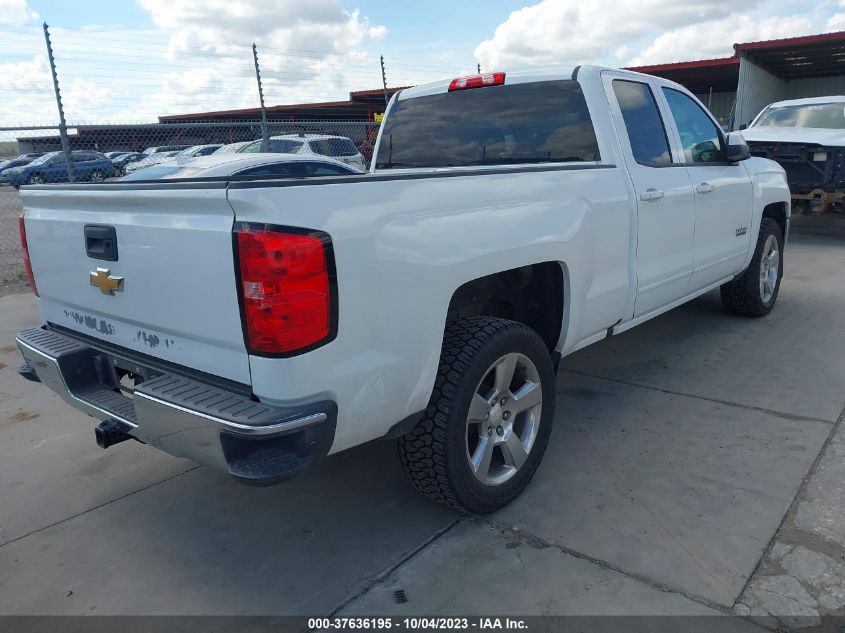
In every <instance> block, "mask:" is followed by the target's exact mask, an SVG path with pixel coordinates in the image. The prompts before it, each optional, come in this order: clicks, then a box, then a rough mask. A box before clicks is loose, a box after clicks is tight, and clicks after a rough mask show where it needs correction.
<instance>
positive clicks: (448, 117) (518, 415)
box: [18, 66, 790, 513]
mask: <svg viewBox="0 0 845 633" xmlns="http://www.w3.org/2000/svg"><path fill="white" fill-rule="evenodd" d="M21 197H22V200H23V204H24V209H25V211H24V214H23V216H22V219H21V236H22V240H23V245H24V256H25V259H26V263H27V268H28V271H29V274H30V281H31V284H32V288H33V290H34V291H35V293H36V295H37V296H38V297H39V299H38V303H39V307H40V314H41V320H42V324H41V327H39V328H35V329H31V330H27V331H24V332H21V333H20V334H19V335H18V345H19V347H20V350H21V352H22V354H23V357H24V360H25V364H24V365H23V366H22V368H21V370H20V371H21V374H22V375H23V376H24V377H26V378H29V379H31V380H38V381H41V382H42V383H44V384H45V385H46V386H48V387H49V388H51V389H53V390H54V391H56V392H57V393H59V394H60V395H61V396H62V397H63V398H64V399H65V400H66V401H67V402H68V403H70V404H71V405H72V406H75V407H76V408H78V409H81V410H83V411H85V412H86V413H89V414H90V415H92V416H94V417H95V418H98V419H100V420H103V422H102V423H101V424H100V426H99V427H97V429H96V435H97V441H98V443H99V444H100V445H101V446H103V447H107V446H110V445H111V444H113V443H116V442H120V441H123V440H125V439H130V438H134V439H137V440H140V441H142V442H146V443H148V444H151V445H153V446H156V447H158V448H160V449H162V450H165V451H167V452H169V453H172V454H174V455H180V456H184V457H188V458H191V459H193V460H196V461H198V462H201V463H203V464H207V465H209V466H212V467H216V468H220V469H222V470H224V471H227V472H229V473H231V474H232V475H233V476H234V477H236V478H238V479H240V480H243V481H246V482H253V483H272V482H276V481H280V480H283V479H285V478H288V477H291V476H293V475H295V474H297V473H299V472H301V471H302V470H304V469H306V468H308V467H309V466H310V465H311V464H313V463H314V462H315V461H316V460H318V459H320V458H322V457H323V456H325V455H327V454H330V453H336V452H338V451H342V450H345V449H347V448H350V447H352V446H356V445H359V444H362V443H364V442H368V441H370V440H374V439H377V438H397V439H398V446H399V455H400V457H401V460H402V463H403V465H404V467H405V469H406V471H407V472H408V474H409V476H410V478H411V480H412V481H413V482H414V484H415V485H416V486H417V488H418V489H419V490H420V491H422V492H423V493H424V494H426V495H428V496H430V497H432V498H434V499H437V500H438V501H441V502H443V503H445V504H447V505H449V506H452V507H455V508H460V509H463V510H466V511H469V512H475V513H486V512H491V511H494V510H496V509H498V508H500V507H502V506H503V505H505V504H507V503H508V502H509V501H510V500H512V499H513V498H514V497H516V496H517V495H518V494H519V493H520V492H521V491H522V490H523V488H525V486H526V485H527V484H528V482H529V481H530V479H531V478H532V476H533V474H534V472H535V470H536V468H537V466H538V464H539V463H540V460H541V459H542V456H543V453H544V451H545V449H546V445H547V443H548V441H549V434H550V432H551V428H552V424H553V419H554V413H555V385H554V380H555V368H556V366H557V363H558V360H559V359H560V358H561V357H562V356H565V355H567V354H570V353H572V352H574V351H575V350H578V349H580V348H583V347H585V346H587V345H589V344H591V343H594V342H596V341H599V340H602V339H604V338H606V337H609V336H612V335H614V334H617V333H619V332H624V331H625V330H628V329H630V328H631V327H633V326H635V325H637V324H639V323H642V322H643V321H646V320H648V319H650V318H652V317H654V316H656V315H658V314H661V313H663V312H665V311H667V310H670V309H671V308H673V307H675V306H678V305H680V304H682V303H684V302H686V301H689V300H690V299H692V298H694V297H696V296H699V295H701V294H703V293H706V292H708V291H710V290H712V289H714V288H719V287H721V292H722V298H723V302H724V305H725V307H726V309H727V310H728V311H730V312H732V313H736V314H739V315H746V316H753V317H759V316H763V315H765V314H767V313H768V312H769V311H770V310H771V309H772V307H773V306H774V304H775V301H776V300H777V295H778V290H779V285H780V279H781V276H782V274H783V266H782V261H783V260H782V254H783V249H784V245H785V239H786V235H787V228H788V223H789V215H790V195H789V190H788V188H787V185H786V180H785V178H784V172H783V169H782V168H781V167H780V166H779V165H777V164H776V163H774V162H772V161H769V160H765V159H761V158H753V157H749V153H748V148H747V146H746V145H745V143H744V141H743V139H742V137H741V136H740V135H739V134H738V133H732V134H728V135H725V134H723V132H722V130H721V129H720V127H719V125H718V124H717V123H716V121H715V120H714V119H713V117H712V116H711V115H710V114H709V113H708V112H707V111H706V109H705V108H704V107H703V106H702V105H701V103H700V102H698V101H697V100H696V99H695V97H693V96H692V95H691V94H690V93H689V92H688V91H686V90H685V89H684V88H682V87H681V86H678V85H677V84H674V83H671V82H668V81H665V80H663V79H660V78H656V77H652V76H647V75H640V74H636V73H631V72H625V71H619V70H613V69H609V68H600V67H595V66H582V67H579V68H576V69H575V70H574V71H573V72H571V73H570V72H567V73H543V74H540V73H525V74H518V73H513V74H511V73H508V74H507V75H505V74H504V73H488V74H483V75H477V76H472V77H462V78H458V79H454V80H451V81H443V82H438V83H433V84H429V85H425V86H419V87H416V88H411V89H407V90H403V91H401V92H400V93H398V94H396V95H394V97H393V99H392V100H391V102H390V104H389V107H388V109H387V112H386V115H385V119H384V122H383V124H382V127H381V130H380V134H379V139H378V143H377V147H376V150H375V152H374V160H373V166H372V168H371V172H370V173H367V174H363V175H350V176H335V177H321V178H310V179H290V178H282V179H272V178H266V177H259V178H254V177H253V178H251V177H226V178H218V179H193V180H191V179H188V180H184V181H179V180H169V181H149V182H143V181H135V182H113V183H104V184H99V185H87V184H78V185H61V186H51V185H44V186H32V187H24V188H22V190H21Z"/></svg>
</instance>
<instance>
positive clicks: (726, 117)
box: [695, 92, 736, 125]
mask: <svg viewBox="0 0 845 633" xmlns="http://www.w3.org/2000/svg"><path fill="white" fill-rule="evenodd" d="M695 96H696V97H698V100H699V101H701V103H703V104H704V105H706V106H708V108H709V110H710V112H712V113H713V116H715V117H716V118H717V119H719V123H721V124H722V125H727V124H728V122H729V121H730V118H731V114H732V113H733V108H734V102H735V101H736V92H714V93H713V94H712V95H711V94H710V93H703V94H696V95H695Z"/></svg>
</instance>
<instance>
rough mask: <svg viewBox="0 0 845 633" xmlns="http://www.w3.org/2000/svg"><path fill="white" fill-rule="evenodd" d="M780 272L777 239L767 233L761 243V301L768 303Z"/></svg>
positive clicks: (773, 292)
mask: <svg viewBox="0 0 845 633" xmlns="http://www.w3.org/2000/svg"><path fill="white" fill-rule="evenodd" d="M779 272H780V251H778V241H777V238H776V237H775V236H774V235H769V237H768V238H767V239H766V243H765V244H764V245H763V255H762V257H761V260H760V298H761V299H762V300H763V303H769V302H770V301H771V300H772V296H774V294H775V288H776V287H777V282H778V274H779Z"/></svg>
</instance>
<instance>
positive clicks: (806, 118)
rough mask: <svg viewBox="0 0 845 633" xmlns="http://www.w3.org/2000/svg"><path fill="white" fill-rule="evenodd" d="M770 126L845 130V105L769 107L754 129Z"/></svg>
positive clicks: (814, 104)
mask: <svg viewBox="0 0 845 633" xmlns="http://www.w3.org/2000/svg"><path fill="white" fill-rule="evenodd" d="M769 126H772V127H812V128H825V129H829V130H845V103H843V102H839V103H812V104H807V105H793V106H769V107H768V108H766V109H765V110H763V113H762V114H761V115H760V118H759V119H758V120H757V122H756V123H755V124H754V125H753V126H752V127H769Z"/></svg>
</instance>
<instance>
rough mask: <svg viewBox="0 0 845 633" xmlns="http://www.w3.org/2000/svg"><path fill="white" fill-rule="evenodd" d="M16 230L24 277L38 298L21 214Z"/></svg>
mask: <svg viewBox="0 0 845 633" xmlns="http://www.w3.org/2000/svg"><path fill="white" fill-rule="evenodd" d="M18 229H19V230H20V233H21V253H23V265H24V269H25V270H26V277H27V279H29V287H30V288H32V292H34V293H35V296H36V297H37V296H38V287H37V286H36V285H35V276H34V275H33V274H32V262H31V261H30V260H29V247H28V246H27V244H26V224H25V222H24V218H23V213H21V215H20V217H19V218H18Z"/></svg>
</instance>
